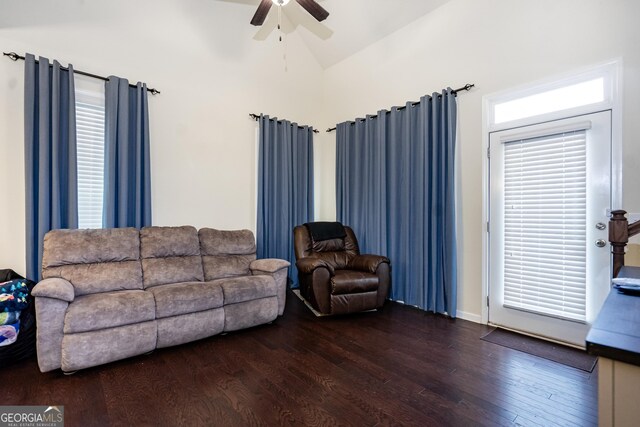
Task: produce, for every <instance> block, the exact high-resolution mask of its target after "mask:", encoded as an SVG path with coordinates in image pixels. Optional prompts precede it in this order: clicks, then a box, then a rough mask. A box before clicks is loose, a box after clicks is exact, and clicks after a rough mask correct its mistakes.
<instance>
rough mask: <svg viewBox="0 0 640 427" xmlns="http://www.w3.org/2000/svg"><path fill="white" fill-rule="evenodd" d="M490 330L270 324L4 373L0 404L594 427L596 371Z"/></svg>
mask: <svg viewBox="0 0 640 427" xmlns="http://www.w3.org/2000/svg"><path fill="white" fill-rule="evenodd" d="M489 329H490V328H488V327H486V326H483V325H478V324H475V323H471V322H467V321H464V320H460V319H458V320H451V319H447V318H444V317H442V316H436V315H432V314H427V313H424V312H422V311H419V310H416V309H413V308H410V307H405V306H402V305H400V304H395V303H388V304H387V305H386V306H385V309H384V310H383V311H382V312H371V313H361V314H357V315H349V316H342V317H334V318H316V317H314V316H313V315H312V314H311V313H310V312H309V311H308V310H307V309H306V307H305V306H304V305H303V304H302V303H301V302H300V300H298V299H297V298H296V297H295V296H293V294H289V296H288V300H287V308H286V310H285V315H284V316H283V317H281V318H279V319H278V320H277V321H276V322H275V323H274V324H272V325H264V326H260V327H257V328H253V329H250V330H245V331H239V332H235V333H231V334H228V335H225V336H216V337H212V338H209V339H206V340H202V341H199V342H195V343H191V344H187V345H183V346H178V347H174V348H169V349H161V350H157V351H155V352H154V353H152V354H150V355H147V356H140V357H136V358H132V359H129V360H125V361H120V362H116V363H112V364H109V365H106V366H100V367H96V368H92V369H87V370H84V371H80V372H78V373H76V374H75V375H72V376H64V375H63V374H62V373H61V372H60V371H57V372H50V373H46V374H42V373H40V372H39V371H38V368H37V364H36V362H35V360H31V361H26V362H22V363H20V364H17V365H13V366H11V367H0V385H1V386H0V404H1V405H54V404H57V405H64V407H65V425H67V426H94V425H95V426H106V425H114V426H132V425H135V426H165V425H166V426H199V425H203V426H204V425H206V426H244V425H256V426H280V425H282V426H286V425H292V426H293V425H295V426H337V425H351V426H386V425H407V426H474V425H487V426H494V425H505V426H511V425H524V426H539V425H543V426H547V425H549V426H556V425H558V426H592V425H593V426H595V425H597V367H596V369H595V370H594V372H593V373H587V372H584V371H580V370H577V369H573V368H569V367H566V366H564V365H560V364H558V363H555V362H551V361H548V360H545V359H541V358H538V357H535V356H531V355H528V354H526V353H521V352H518V351H515V350H511V349H508V348H505V347H501V346H499V345H496V344H492V343H489V342H486V341H482V340H480V337H481V336H482V335H484V334H485V333H486V332H488V331H489Z"/></svg>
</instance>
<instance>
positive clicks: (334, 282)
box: [331, 270, 378, 295]
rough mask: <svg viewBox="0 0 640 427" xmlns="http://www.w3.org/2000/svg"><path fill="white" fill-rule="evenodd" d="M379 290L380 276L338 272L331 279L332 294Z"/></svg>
mask: <svg viewBox="0 0 640 427" xmlns="http://www.w3.org/2000/svg"><path fill="white" fill-rule="evenodd" d="M377 289H378V276H376V275H375V274H371V273H366V272H364V271H354V270H336V273H335V276H333V277H332V278H331V293H332V294H333V295H338V294H353V293H358V292H370V291H375V290H377Z"/></svg>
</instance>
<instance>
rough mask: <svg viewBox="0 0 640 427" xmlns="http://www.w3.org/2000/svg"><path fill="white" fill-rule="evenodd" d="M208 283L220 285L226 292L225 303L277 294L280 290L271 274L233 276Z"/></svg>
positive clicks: (224, 292) (223, 291)
mask: <svg viewBox="0 0 640 427" xmlns="http://www.w3.org/2000/svg"><path fill="white" fill-rule="evenodd" d="M208 283H217V284H219V285H220V287H221V288H222V293H223V294H224V305H228V304H236V303H239V302H245V301H251V300H254V299H259V298H267V297H272V296H276V295H277V291H278V290H277V287H276V282H275V280H273V277H271V276H241V277H231V278H227V279H218V280H214V281H213V282H208Z"/></svg>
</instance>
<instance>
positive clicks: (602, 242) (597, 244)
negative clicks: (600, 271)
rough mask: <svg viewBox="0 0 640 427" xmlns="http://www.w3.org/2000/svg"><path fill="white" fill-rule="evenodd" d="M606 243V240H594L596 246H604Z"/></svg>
mask: <svg viewBox="0 0 640 427" xmlns="http://www.w3.org/2000/svg"><path fill="white" fill-rule="evenodd" d="M606 245H607V242H606V241H604V240H603V239H598V240H596V246H597V247H599V248H604V247H605V246H606Z"/></svg>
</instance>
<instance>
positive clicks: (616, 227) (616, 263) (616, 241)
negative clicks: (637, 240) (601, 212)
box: [609, 210, 640, 277]
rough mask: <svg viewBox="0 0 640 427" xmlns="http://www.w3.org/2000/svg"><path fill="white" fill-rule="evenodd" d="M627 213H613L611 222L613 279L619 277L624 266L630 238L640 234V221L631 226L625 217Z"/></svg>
mask: <svg viewBox="0 0 640 427" xmlns="http://www.w3.org/2000/svg"><path fill="white" fill-rule="evenodd" d="M626 214H627V211H623V210H616V211H611V219H610V220H609V243H611V254H612V255H613V277H617V276H618V272H619V271H620V269H621V268H622V266H623V265H624V252H625V247H626V246H627V243H628V242H629V237H632V236H635V235H636V234H638V233H640V221H636V222H633V223H631V224H629V221H628V220H627V217H626V216H625V215H626Z"/></svg>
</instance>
